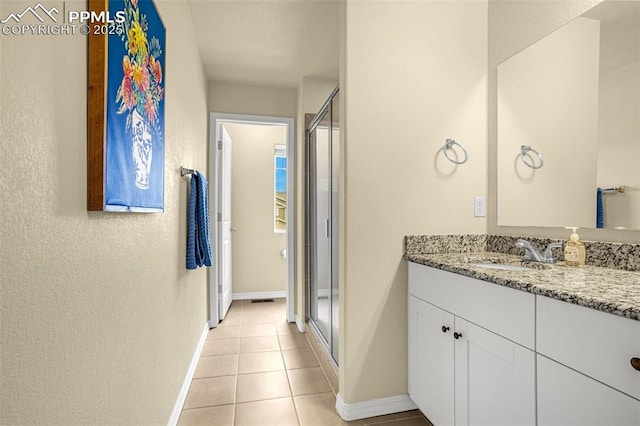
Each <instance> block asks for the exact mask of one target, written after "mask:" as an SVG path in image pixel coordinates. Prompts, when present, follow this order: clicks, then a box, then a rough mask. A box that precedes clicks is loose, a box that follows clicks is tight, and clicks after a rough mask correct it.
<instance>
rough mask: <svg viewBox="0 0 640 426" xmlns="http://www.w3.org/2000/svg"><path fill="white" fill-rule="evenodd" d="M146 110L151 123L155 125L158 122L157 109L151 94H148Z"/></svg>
mask: <svg viewBox="0 0 640 426" xmlns="http://www.w3.org/2000/svg"><path fill="white" fill-rule="evenodd" d="M144 110H145V112H146V113H147V117H148V118H149V123H154V122H155V121H156V107H155V105H154V103H153V99H151V93H149V92H147V102H146V103H145V104H144Z"/></svg>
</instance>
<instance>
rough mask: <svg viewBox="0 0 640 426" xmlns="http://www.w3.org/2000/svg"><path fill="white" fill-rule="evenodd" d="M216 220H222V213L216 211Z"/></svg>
mask: <svg viewBox="0 0 640 426" xmlns="http://www.w3.org/2000/svg"><path fill="white" fill-rule="evenodd" d="M218 222H222V213H218Z"/></svg>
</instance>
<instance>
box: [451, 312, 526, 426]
mask: <svg viewBox="0 0 640 426" xmlns="http://www.w3.org/2000/svg"><path fill="white" fill-rule="evenodd" d="M454 333H456V334H454V336H457V339H455V407H456V415H455V416H456V417H455V424H456V426H465V425H505V426H507V425H508V426H513V425H519V426H524V425H535V423H536V398H535V396H536V395H535V389H536V387H535V386H536V385H535V374H536V373H535V354H534V353H533V351H531V350H529V349H526V348H524V347H523V346H520V345H518V344H516V343H514V342H512V341H511V340H507V339H505V338H504V337H501V336H498V335H497V334H494V333H492V332H490V331H488V330H486V329H484V328H481V327H478V326H477V325H475V324H472V323H470V322H468V321H465V320H463V319H461V318H458V317H456V319H455V331H454Z"/></svg>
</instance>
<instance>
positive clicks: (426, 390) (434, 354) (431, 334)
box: [408, 296, 454, 426]
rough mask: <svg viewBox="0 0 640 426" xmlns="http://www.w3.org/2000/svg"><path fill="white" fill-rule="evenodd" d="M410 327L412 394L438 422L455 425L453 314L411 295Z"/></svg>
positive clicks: (436, 423) (423, 410) (424, 410)
mask: <svg viewBox="0 0 640 426" xmlns="http://www.w3.org/2000/svg"><path fill="white" fill-rule="evenodd" d="M442 327H445V328H444V332H443V328H442ZM408 329H409V336H408V340H409V378H408V379H409V396H410V397H411V399H412V400H413V402H415V403H416V405H417V406H418V408H420V410H421V411H422V412H423V413H424V415H425V416H427V418H428V419H429V420H430V421H431V422H432V423H433V424H434V425H438V426H442V425H452V424H453V420H454V417H453V410H454V406H453V359H454V358H453V342H454V339H453V337H452V334H453V315H452V314H450V313H449V312H446V311H444V310H442V309H440V308H437V307H435V306H433V305H431V304H429V303H427V302H424V301H422V300H420V299H418V298H416V297H413V296H409V324H408Z"/></svg>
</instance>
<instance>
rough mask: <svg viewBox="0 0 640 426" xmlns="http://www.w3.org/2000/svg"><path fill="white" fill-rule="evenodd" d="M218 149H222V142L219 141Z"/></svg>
mask: <svg viewBox="0 0 640 426" xmlns="http://www.w3.org/2000/svg"><path fill="white" fill-rule="evenodd" d="M218 149H222V141H218Z"/></svg>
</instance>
